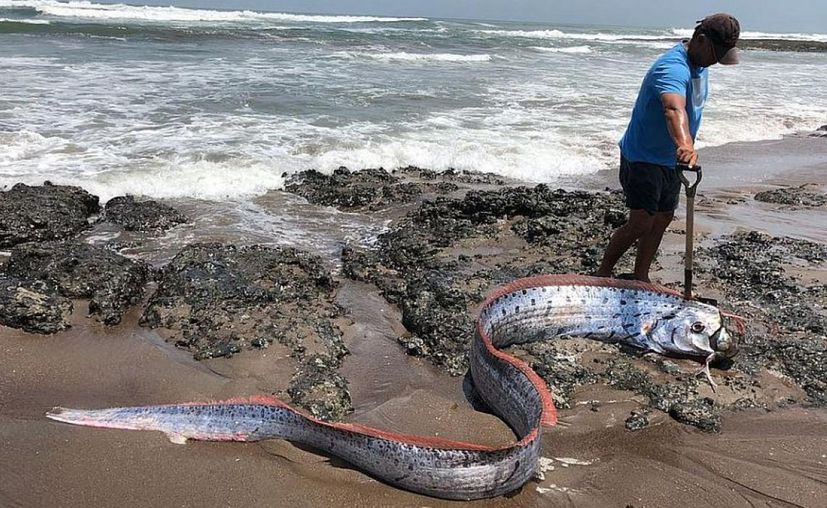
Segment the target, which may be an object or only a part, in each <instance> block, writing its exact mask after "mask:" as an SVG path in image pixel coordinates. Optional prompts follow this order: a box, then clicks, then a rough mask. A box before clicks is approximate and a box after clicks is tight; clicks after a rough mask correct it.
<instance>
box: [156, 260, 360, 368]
mask: <svg viewBox="0 0 827 508" xmlns="http://www.w3.org/2000/svg"><path fill="white" fill-rule="evenodd" d="M334 288H335V283H334V281H333V279H332V277H331V275H330V272H329V271H328V270H327V269H326V268H325V267H324V266H323V265H322V263H321V260H320V259H319V258H317V257H315V256H312V255H310V254H307V253H304V252H301V251H298V250H296V249H291V248H267V247H260V246H253V247H240V248H239V247H235V246H233V245H221V244H193V245H189V246H187V247H185V248H184V249H183V250H182V251H181V252H179V253H178V255H176V256H175V258H174V259H173V260H172V261H171V262H170V263H169V264H168V265H167V266H165V267H164V269H163V270H162V272H161V274H160V279H159V284H158V288H157V290H156V291H155V294H154V295H153V296H152V297H151V299H150V301H149V304H148V305H147V307H146V309H145V310H144V313H143V316H142V317H141V324H142V325H143V326H147V327H151V328H165V329H167V331H168V332H169V334H170V337H169V340H170V341H172V342H175V343H176V344H177V345H178V346H179V347H182V348H186V349H188V350H190V351H192V353H193V354H194V355H195V356H196V357H197V358H214V357H220V356H229V355H232V354H235V353H237V352H239V351H242V350H245V349H252V348H256V349H259V348H261V347H263V343H262V341H261V340H262V338H266V340H271V339H272V340H277V341H279V342H280V343H282V344H284V345H286V346H288V347H289V348H291V350H292V351H293V355H294V356H295V357H296V358H297V359H302V358H304V357H305V356H309V355H312V354H324V355H326V356H327V357H329V358H331V359H333V360H335V361H339V360H340V359H341V358H342V357H343V356H344V355H345V354H346V353H347V349H346V348H345V347H344V344H343V343H342V341H341V333H340V332H339V331H338V329H336V328H335V327H333V326H332V325H331V323H330V320H331V319H333V318H335V317H337V316H338V315H339V310H338V308H337V307H336V306H335V305H334V303H333V291H334Z"/></svg>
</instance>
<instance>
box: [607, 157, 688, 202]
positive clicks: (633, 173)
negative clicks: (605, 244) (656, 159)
mask: <svg viewBox="0 0 827 508" xmlns="http://www.w3.org/2000/svg"><path fill="white" fill-rule="evenodd" d="M620 185H621V186H623V194H624V195H625V196H626V206H628V207H629V209H631V210H646V211H647V212H649V214H650V215H654V214H655V212H674V211H675V210H676V209H677V208H678V200H679V199H680V194H681V180H680V178H679V177H678V171H677V170H676V169H675V168H670V167H668V166H659V165H657V164H649V163H648V162H629V161H628V160H626V158H625V157H623V156H622V155H621V156H620Z"/></svg>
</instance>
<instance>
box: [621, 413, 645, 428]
mask: <svg viewBox="0 0 827 508" xmlns="http://www.w3.org/2000/svg"><path fill="white" fill-rule="evenodd" d="M624 425H625V426H626V428H627V429H629V430H631V431H633V432H634V431H637V430H643V429H645V428H646V427H648V426H649V418H648V417H647V414H646V412H644V411H633V412H632V414H631V415H629V417H628V418H626V421H625V422H624Z"/></svg>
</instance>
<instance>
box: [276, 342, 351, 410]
mask: <svg viewBox="0 0 827 508" xmlns="http://www.w3.org/2000/svg"><path fill="white" fill-rule="evenodd" d="M337 367H338V362H337V361H331V360H330V358H328V357H325V356H315V355H314V356H310V357H308V358H306V359H305V361H304V362H302V364H301V366H300V367H299V370H298V371H297V372H296V375H295V376H294V377H293V380H292V381H291V382H290V387H289V388H288V389H287V393H288V394H289V395H290V398H291V399H292V400H293V402H295V403H296V404H297V405H299V406H301V407H303V408H305V409H307V410H308V411H309V412H310V414H312V415H313V416H315V417H317V418H321V419H322V420H341V419H342V418H344V417H345V416H346V415H348V414H349V413H351V412H353V404H352V402H351V399H350V393H349V392H348V389H347V381H346V380H345V379H344V378H343V377H342V376H341V375H340V374H339V373H338V372H337V371H336V368H337Z"/></svg>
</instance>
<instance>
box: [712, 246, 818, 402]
mask: <svg viewBox="0 0 827 508" xmlns="http://www.w3.org/2000/svg"><path fill="white" fill-rule="evenodd" d="M701 261H702V263H703V264H704V265H706V266H708V268H707V269H705V270H703V271H702V272H701V276H702V278H703V279H706V281H705V282H704V283H705V284H707V285H708V286H710V287H718V288H719V289H720V291H722V292H723V293H724V294H726V295H727V296H728V297H729V298H728V302H729V303H730V304H731V305H732V306H733V307H734V310H735V311H736V312H737V313H738V314H740V315H741V316H743V317H744V318H745V320H746V322H747V334H746V336H745V337H744V339H743V342H742V344H741V354H740V355H739V356H738V357H737V359H736V360H737V361H736V365H735V366H736V368H737V369H739V370H742V371H744V372H747V373H751V374H755V373H758V372H760V371H761V370H762V369H770V370H773V371H777V372H781V373H782V374H784V375H786V376H789V377H790V378H791V379H793V380H794V381H795V382H796V384H798V385H799V386H800V387H802V388H803V389H804V390H805V391H806V393H807V394H808V395H809V397H810V402H812V403H816V404H819V405H825V404H827V396H825V393H827V361H825V360H827V286H825V284H824V283H822V282H819V281H818V280H808V278H807V276H806V269H807V268H814V267H823V266H824V264H825V263H827V245H824V244H819V243H815V242H809V241H805V240H799V239H793V238H779V237H772V236H769V235H766V234H763V233H759V232H755V231H751V232H741V233H737V234H734V235H731V236H728V237H724V238H722V239H721V241H720V242H719V245H718V246H716V247H713V248H711V249H705V250H703V251H701ZM801 270H803V271H804V273H805V274H804V275H801V274H797V273H796V272H797V271H801Z"/></svg>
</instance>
